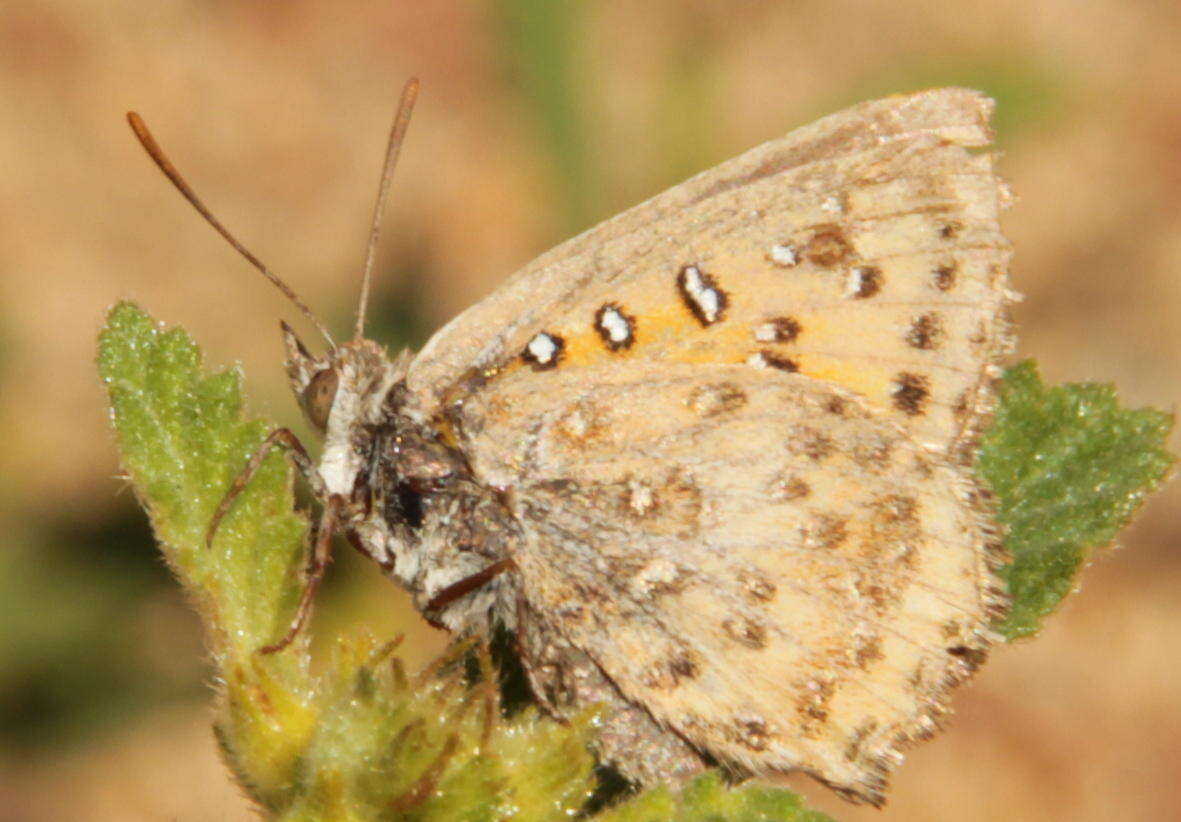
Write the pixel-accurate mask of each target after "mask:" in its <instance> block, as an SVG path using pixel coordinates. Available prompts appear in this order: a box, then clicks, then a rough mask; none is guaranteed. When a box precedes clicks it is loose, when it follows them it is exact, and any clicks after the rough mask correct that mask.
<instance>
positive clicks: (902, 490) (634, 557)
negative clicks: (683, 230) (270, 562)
mask: <svg viewBox="0 0 1181 822" xmlns="http://www.w3.org/2000/svg"><path fill="white" fill-rule="evenodd" d="M539 392H540V393H539ZM462 417H463V425H462V427H461V431H462V434H461V444H462V446H463V448H464V449H465V450H466V451H467V452H468V453H469V454H471V455H472V459H473V469H474V470H475V471H476V473H477V474H478V475H480V476H481V477H483V478H484V479H485V481H486V482H488V483H490V484H493V485H497V486H501V487H505V488H507V489H510V491H509V492H508V497H509V499H510V504H511V506H512V508H513V510H514V512H515V514H516V516H517V517H518V519H519V521H520V522H521V524H522V527H523V529H524V531H525V533H526V539H525V544H524V545H523V547H522V548H521V550H520V553H519V554H518V555H517V556H515V557H514V560H515V562H516V564H517V566H518V568H519V571H520V580H521V584H522V587H523V591H524V595H525V597H526V599H527V600H528V602H529V604H530V605H531V606H532V607H533V609H534V610H536V611H538V612H540V613H543V614H545V618H546V620H547V621H548V623H549V624H550V625H551V626H553V627H554V628H555V629H556V630H557V631H559V632H560V634H561V635H562V637H563V638H564V640H565V641H568V642H569V643H571V644H573V645H574V646H577V647H579V648H581V649H582V650H584V651H585V652H586V653H588V654H589V655H590V656H591V657H592V658H593V659H594V660H595V662H596V663H597V664H598V665H599V666H600V667H601V668H602V670H603V671H604V672H605V673H606V674H607V676H608V677H610V678H611V680H612V681H614V683H615V684H616V685H617V686H618V688H619V689H620V690H621V691H622V693H623V694H624V695H625V696H626V697H627V698H628V699H630V700H633V701H634V702H636V703H638V704H640V705H643V706H644V707H645V708H646V709H647V710H648V711H649V712H651V714H652V715H653V716H654V717H655V718H656V719H657V721H659V722H660V723H662V724H665V725H667V726H670V727H672V728H674V729H676V730H677V731H678V732H679V733H681V734H682V735H683V736H685V737H686V738H687V739H689V740H690V741H691V742H693V743H694V744H696V745H697V746H699V747H700V748H702V749H704V750H707V751H709V752H710V753H712V754H713V755H715V756H717V757H719V758H721V759H723V760H726V761H728V762H731V763H735V764H737V765H739V766H740V767H742V768H744V769H747V770H749V771H752V772H755V773H766V772H769V771H776V770H785V769H796V768H798V769H804V770H807V771H809V772H811V773H813V774H815V775H817V776H818V777H820V778H821V779H823V780H825V781H827V782H829V783H830V784H832V785H833V786H835V787H837V788H840V789H843V790H846V791H849V792H852V793H853V794H856V795H858V796H861V797H863V798H865V799H868V800H870V801H879V800H880V798H881V791H882V789H883V787H884V783H885V778H886V776H887V774H888V772H889V770H890V768H891V767H892V766H893V765H894V764H896V761H897V760H898V759H899V756H898V753H897V750H898V746H899V744H900V743H902V742H903V741H905V740H908V739H912V738H915V737H921V736H924V735H926V734H928V733H929V732H930V731H931V730H933V729H934V728H935V723H936V722H937V720H938V717H939V715H940V713H941V711H942V710H943V708H944V704H945V697H946V692H947V691H948V689H949V688H950V687H951V686H952V685H954V684H955V683H956V682H958V681H959V680H961V679H963V678H964V677H966V676H967V675H969V674H970V673H971V671H972V670H973V669H974V667H975V666H976V665H977V664H978V663H979V662H980V661H981V659H982V658H983V656H984V654H985V651H986V649H987V647H988V645H989V642H990V638H991V637H990V633H989V631H988V625H989V622H990V619H991V618H992V617H993V616H994V615H995V613H996V611H997V609H998V608H999V607H1000V606H1001V603H1002V602H1003V596H1002V595H1001V594H1000V593H999V590H998V581H997V579H996V577H995V576H994V574H993V570H992V568H991V567H990V563H991V561H992V558H994V556H993V553H992V552H993V551H994V550H995V549H994V547H993V546H992V545H991V544H990V540H989V530H988V527H987V526H986V524H985V521H984V514H985V512H984V511H983V510H982V504H981V500H980V498H979V496H978V492H977V489H976V488H975V486H974V485H973V483H972V481H971V480H970V479H969V478H968V477H967V475H966V474H965V473H964V472H963V471H962V470H961V469H958V468H953V467H950V466H949V465H947V464H946V463H945V462H944V461H943V460H942V459H940V458H939V457H937V456H935V455H932V454H931V453H930V452H929V450H927V449H925V448H923V447H922V446H920V445H919V444H917V443H916V442H915V440H914V439H913V438H911V437H910V436H909V435H908V434H907V433H906V432H905V431H904V430H903V429H902V427H901V426H899V425H897V424H895V423H894V422H893V421H892V420H891V419H889V418H888V414H886V413H885V412H883V411H879V410H876V409H874V408H873V407H872V406H871V405H869V404H867V403H865V402H864V401H863V400H861V399H860V398H859V397H857V396H856V395H855V394H853V393H852V392H850V391H848V390H845V389H842V388H840V387H838V386H834V385H828V384H825V383H822V382H819V381H817V380H813V379H810V378H807V377H805V376H802V375H798V374H788V373H781V372H779V371H774V370H772V371H759V370H755V369H752V368H750V367H748V366H745V365H741V364H739V365H714V364H683V363H669V364H666V365H662V366H661V367H660V368H654V367H653V366H652V364H651V363H650V362H648V361H645V360H634V361H626V362H623V363H612V364H608V363H604V364H600V365H598V366H587V367H585V368H582V369H571V370H563V369H558V370H556V371H554V372H552V374H551V376H550V377H549V378H548V379H547V380H546V383H545V385H544V387H543V388H541V387H539V384H538V380H537V379H536V377H535V375H534V373H533V372H531V371H528V370H524V371H517V372H515V373H513V374H507V375H504V376H503V377H501V378H500V380H499V381H498V383H497V385H496V390H495V391H488V392H481V393H477V394H475V395H473V396H472V397H469V398H468V400H467V402H466V404H465V407H464V409H463V412H462Z"/></svg>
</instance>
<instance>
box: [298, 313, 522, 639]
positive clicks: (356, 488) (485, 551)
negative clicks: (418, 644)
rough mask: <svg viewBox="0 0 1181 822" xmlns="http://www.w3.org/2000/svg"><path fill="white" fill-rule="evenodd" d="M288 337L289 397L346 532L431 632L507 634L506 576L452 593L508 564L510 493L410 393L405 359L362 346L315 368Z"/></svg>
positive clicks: (340, 349) (337, 351)
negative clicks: (402, 590) (296, 404)
mask: <svg viewBox="0 0 1181 822" xmlns="http://www.w3.org/2000/svg"><path fill="white" fill-rule="evenodd" d="M284 331H285V337H286V342H287V349H288V362H287V371H288V375H289V376H290V378H291V383H292V388H293V390H294V391H295V394H296V397H297V398H298V399H299V401H300V405H301V406H302V407H303V409H304V411H305V413H306V415H307V417H308V420H309V422H311V424H312V425H313V426H314V427H316V428H317V429H318V430H319V431H320V432H321V433H322V434H323V435H324V450H323V453H322V455H321V458H320V462H319V475H320V477H321V478H322V480H323V483H324V486H325V488H324V490H325V492H326V494H327V495H329V496H336V497H339V498H340V499H341V500H342V520H343V522H342V523H341V530H343V531H344V532H345V533H346V534H347V535H348V537H349V539H350V541H351V542H352V543H353V544H354V546H355V547H357V548H358V549H359V550H360V551H361V552H362V553H364V554H365V555H367V556H369V557H370V558H372V559H373V560H374V561H376V562H377V563H378V564H379V565H380V566H381V567H382V568H383V570H385V572H386V573H387V574H389V575H390V576H392V577H393V578H395V579H397V580H398V581H399V582H401V583H402V584H403V585H404V586H405V587H406V588H407V589H408V590H409V591H410V593H411V594H412V595H413V596H414V598H415V604H416V605H417V606H418V607H419V609H420V610H422V611H423V612H424V614H425V615H426V616H427V618H428V619H429V620H431V621H432V622H434V623H436V624H438V625H442V626H445V627H447V628H449V629H451V630H456V631H467V630H472V629H476V630H481V629H484V628H487V627H488V625H489V623H490V622H491V621H492V620H499V621H502V622H506V623H510V624H511V623H512V621H513V608H512V607H511V605H510V604H509V603H511V602H512V601H513V600H514V597H513V596H512V591H511V590H510V587H511V585H512V582H511V580H510V579H507V578H506V576H508V575H501V576H500V577H499V578H495V579H491V578H490V579H489V580H488V581H487V583H486V584H481V585H479V586H476V587H475V588H473V590H471V591H470V592H469V591H465V592H463V594H462V595H458V596H450V595H449V594H448V592H449V591H450V592H454V590H455V586H457V585H460V584H462V583H463V582H464V580H467V579H471V578H473V577H478V576H479V575H480V574H481V573H482V572H484V571H485V569H487V568H489V567H490V566H493V565H495V564H496V563H498V562H501V561H503V560H505V559H507V558H508V557H509V556H510V554H511V550H510V549H511V546H512V543H513V542H514V541H515V540H517V539H519V536H518V530H517V527H516V523H515V519H514V518H513V517H512V515H511V514H510V513H509V511H508V509H507V507H506V504H505V501H504V497H503V495H502V493H501V492H499V491H498V490H497V489H494V488H489V487H486V486H485V485H483V484H482V483H480V482H479V481H478V479H477V478H476V476H475V475H474V474H473V472H472V469H471V467H470V465H469V464H468V461H467V459H466V458H465V457H464V455H463V454H462V452H460V451H459V450H458V449H456V448H455V447H453V446H451V445H450V444H448V443H447V442H446V441H445V439H444V437H443V436H442V431H441V429H440V428H439V427H438V426H437V425H435V423H434V422H433V421H432V419H431V415H430V414H429V413H427V412H425V411H424V410H423V409H421V408H419V407H418V403H417V401H416V400H415V398H414V396H413V395H412V394H411V393H410V392H409V391H407V390H406V384H405V374H406V367H407V363H408V362H409V359H410V355H409V352H402V353H401V354H399V355H398V356H397V357H395V358H393V359H391V358H390V357H389V356H388V355H387V353H386V351H385V349H384V348H382V347H381V346H379V345H377V344H376V343H374V342H372V341H370V340H358V341H355V342H350V343H344V344H341V345H338V346H335V347H334V348H333V349H332V350H330V351H329V352H328V354H327V355H326V356H325V357H323V358H320V359H316V358H314V357H312V356H311V355H310V354H309V353H308V351H307V349H306V348H305V347H304V346H303V345H302V344H301V343H300V342H299V340H298V339H297V338H295V336H294V334H293V333H291V331H290V329H287V328H285V329H284Z"/></svg>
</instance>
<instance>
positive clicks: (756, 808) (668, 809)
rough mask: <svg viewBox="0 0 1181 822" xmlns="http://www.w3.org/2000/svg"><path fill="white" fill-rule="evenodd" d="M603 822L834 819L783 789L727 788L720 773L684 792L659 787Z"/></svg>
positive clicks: (606, 816)
mask: <svg viewBox="0 0 1181 822" xmlns="http://www.w3.org/2000/svg"><path fill="white" fill-rule="evenodd" d="M595 819H596V820H600V822H666V820H667V822H674V821H675V822H831V818H830V817H829V816H827V815H826V814H823V813H820V812H819V811H813V810H809V809H808V808H806V807H804V804H803V802H802V801H801V800H800V797H799V795H798V794H796V793H794V792H792V791H789V790H785V789H783V788H770V787H767V786H765V785H759V784H754V783H750V784H746V785H741V786H739V787H736V788H726V786H725V785H724V784H723V783H722V778H721V777H720V776H719V775H718V774H717V773H716V772H711V773H707V774H706V775H704V776H701V777H698V778H697V779H695V780H694V781H693V782H691V783H689V784H688V785H687V786H686V787H685V789H684V790H682V791H681V792H680V794H674V793H673V792H671V791H669V790H667V789H663V788H658V789H656V790H651V791H648V792H647V793H644V794H641V795H640V796H637V797H635V798H634V799H631V800H629V801H627V802H624V803H623V804H620V805H617V806H615V807H613V808H609V809H608V810H606V811H604V812H603V813H600V814H598V815H597V816H595Z"/></svg>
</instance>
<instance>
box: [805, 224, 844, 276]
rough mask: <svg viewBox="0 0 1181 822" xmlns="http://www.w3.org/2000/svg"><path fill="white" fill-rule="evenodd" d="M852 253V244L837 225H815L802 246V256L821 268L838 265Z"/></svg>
mask: <svg viewBox="0 0 1181 822" xmlns="http://www.w3.org/2000/svg"><path fill="white" fill-rule="evenodd" d="M852 254H853V246H852V244H851V243H850V242H849V240H848V239H847V238H846V237H845V233H844V231H842V230H841V228H840V226H837V225H822V226H817V227H816V231H815V233H814V234H813V235H812V239H810V240H809V241H808V244H807V245H806V246H804V257H805V258H806V259H807V260H808V261H809V262H811V263H813V264H814V265H818V266H820V267H821V268H832V267H833V266H835V265H840V264H841V263H843V262H844V261H845V260H847V259H848V258H849V257H850V256H851V255H852Z"/></svg>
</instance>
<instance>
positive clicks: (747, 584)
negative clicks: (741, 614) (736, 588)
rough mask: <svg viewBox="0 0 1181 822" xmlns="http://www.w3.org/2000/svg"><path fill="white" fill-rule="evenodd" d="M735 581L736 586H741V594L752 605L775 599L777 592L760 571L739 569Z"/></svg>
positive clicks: (773, 584) (772, 583)
mask: <svg viewBox="0 0 1181 822" xmlns="http://www.w3.org/2000/svg"><path fill="white" fill-rule="evenodd" d="M737 579H738V584H739V585H740V586H742V593H743V594H744V595H745V596H746V598H747V599H748V600H750V601H751V602H754V603H759V602H770V601H771V600H773V599H775V594H776V592H777V591H778V590H779V589H778V588H777V587H776V586H775V583H774V582H772V581H771V580H769V579H768V578H767V576H766V575H765V574H764V573H763V572H762V571H758V570H755V569H753V568H743V569H741V570H740V571H739V572H738V574H737Z"/></svg>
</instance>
